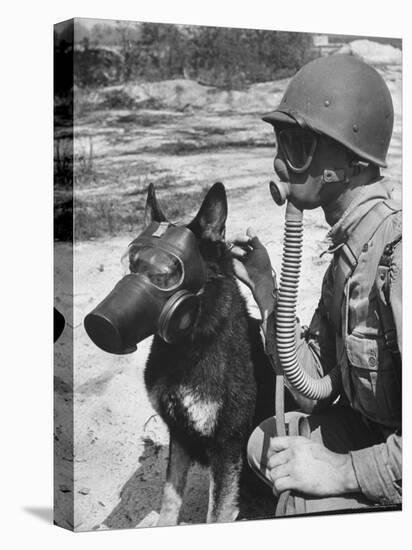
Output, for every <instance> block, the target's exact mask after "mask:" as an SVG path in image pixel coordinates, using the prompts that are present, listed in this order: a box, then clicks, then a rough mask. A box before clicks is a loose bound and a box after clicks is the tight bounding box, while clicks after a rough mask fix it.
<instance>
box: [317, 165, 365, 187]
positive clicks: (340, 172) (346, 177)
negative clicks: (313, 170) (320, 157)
mask: <svg viewBox="0 0 412 550" xmlns="http://www.w3.org/2000/svg"><path fill="white" fill-rule="evenodd" d="M366 170H368V171H369V172H371V171H376V167H373V168H372V169H371V168H370V165H368V164H364V163H363V162H360V161H354V162H353V163H352V164H351V166H350V168H349V169H346V168H325V170H324V171H323V176H322V179H323V183H350V181H351V179H352V178H356V177H357V176H359V175H360V174H362V173H363V172H365V171H366Z"/></svg>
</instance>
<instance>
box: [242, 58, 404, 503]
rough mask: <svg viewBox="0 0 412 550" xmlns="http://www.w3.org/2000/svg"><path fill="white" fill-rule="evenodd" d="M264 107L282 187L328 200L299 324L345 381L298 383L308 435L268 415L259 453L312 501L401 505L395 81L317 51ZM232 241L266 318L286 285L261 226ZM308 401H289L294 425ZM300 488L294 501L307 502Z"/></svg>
mask: <svg viewBox="0 0 412 550" xmlns="http://www.w3.org/2000/svg"><path fill="white" fill-rule="evenodd" d="M263 120H264V121H266V122H268V123H270V124H272V125H273V127H274V131H275V134H276V138H277V145H278V147H277V151H276V158H275V161H274V168H275V172H276V174H277V176H278V181H277V186H276V188H275V189H274V192H275V198H277V201H278V202H282V201H284V200H286V198H287V199H288V201H289V203H292V204H293V205H294V207H296V208H298V209H299V210H303V209H313V208H317V207H321V208H322V209H323V211H324V214H325V218H326V221H327V223H328V224H329V225H330V226H331V229H330V232H329V237H330V240H331V243H332V244H331V246H330V248H329V250H328V251H329V252H330V253H331V255H332V260H331V264H330V266H329V268H328V270H327V272H326V274H325V277H324V281H323V286H322V293H321V298H320V301H319V305H318V307H317V309H316V311H315V313H314V316H313V318H312V321H311V324H310V326H309V328H308V329H306V330H304V329H302V330H301V329H300V327H299V326H297V330H296V350H297V351H296V354H297V359H298V362H299V365H300V367H301V368H302V369H303V370H304V371H305V372H306V373H308V374H309V375H310V377H311V378H313V379H320V378H321V377H323V376H325V375H326V374H327V373H330V372H331V371H332V369H333V368H334V367H337V371H338V372H339V376H340V378H341V386H340V390H339V397H338V398H337V399H336V398H335V396H331V397H329V398H326V399H308V398H306V397H302V396H300V395H299V394H298V392H296V391H295V390H293V388H292V387H290V389H291V390H292V393H293V394H294V397H295V399H296V401H297V403H298V404H299V406H300V409H301V411H303V413H304V414H305V416H307V419H308V422H309V427H310V434H309V436H310V437H309V438H308V437H302V436H300V435H296V436H291V435H288V436H284V437H278V436H277V434H276V425H275V419H274V418H269V419H267V420H266V421H264V422H263V423H262V424H261V425H260V426H258V427H257V428H256V429H255V430H254V432H253V433H252V435H251V437H250V440H249V445H248V459H249V464H250V466H251V467H252V469H253V470H254V471H255V472H256V473H257V474H258V475H259V476H260V477H261V478H262V480H264V481H265V482H266V483H268V484H269V485H270V486H271V487H272V488H273V490H274V493H275V494H276V495H279V494H280V493H281V492H283V491H289V490H290V491H292V495H297V496H298V497H304V499H305V508H304V512H303V513H314V512H321V511H331V510H343V509H348V508H351V509H352V508H365V507H371V506H376V505H378V506H385V507H386V506H392V505H395V506H399V505H400V503H401V485H402V483H401V478H402V473H401V354H400V352H401V349H402V348H401V336H402V331H401V328H402V324H401V211H400V205H399V204H397V202H396V201H395V200H393V199H392V198H391V197H390V190H391V185H390V183H391V182H388V181H387V180H386V179H385V178H383V177H382V176H381V174H380V167H386V163H385V159H386V154H387V151H388V147H389V142H390V139H391V135H392V129H393V106H392V100H391V96H390V93H389V90H388V88H387V86H386V84H385V82H384V81H383V79H382V78H381V76H380V75H379V74H378V73H377V72H376V71H375V70H374V69H373V68H372V67H370V66H369V65H367V64H366V63H363V62H361V61H359V60H357V59H356V58H354V57H351V56H346V55H336V56H330V57H326V58H320V59H317V60H315V61H312V62H311V63H309V64H307V65H306V66H304V67H303V68H302V69H301V70H300V71H299V72H298V73H297V74H296V75H295V77H294V78H293V79H292V80H291V82H290V84H289V86H288V88H287V90H286V92H285V94H284V97H283V99H282V101H281V103H280V105H279V107H278V108H277V109H276V110H275V111H273V112H272V113H270V114H268V115H267V116H265V117H264V118H263ZM235 244H236V246H235V247H234V248H232V253H233V256H234V263H235V270H236V274H237V276H238V277H239V278H240V279H241V280H242V281H243V282H244V283H246V284H247V285H248V286H249V287H250V288H251V290H252V292H253V295H254V298H255V300H256V302H257V304H258V306H259V308H260V310H261V312H262V317H263V318H267V317H268V316H270V315H271V313H272V311H273V308H274V298H273V296H274V294H275V292H276V282H275V281H274V278H273V276H272V270H271V265H270V260H269V257H268V254H267V252H266V250H265V248H264V247H263V245H262V244H261V243H260V241H259V239H258V238H257V237H256V236H255V234H254V232H253V230H251V229H248V231H247V234H246V236H245V237H240V238H239V239H237V240H236V243H235ZM300 414H302V413H297V412H289V413H287V414H286V419H287V423H288V424H289V426H290V425H291V424H292V423H293V419H294V418H295V420H296V416H297V415H300ZM290 433H291V431H289V434H290ZM296 502H297V501H296V500H294V499H293V498H289V499H288V501H287V504H286V507H285V510H284V513H285V514H295V513H302V509H301V508H300V509H299V510H298V509H297V507H296Z"/></svg>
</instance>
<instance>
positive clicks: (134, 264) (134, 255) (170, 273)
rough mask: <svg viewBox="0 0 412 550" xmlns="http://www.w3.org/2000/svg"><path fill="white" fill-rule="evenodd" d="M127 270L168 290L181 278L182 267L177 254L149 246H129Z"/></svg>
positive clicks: (180, 280)
mask: <svg viewBox="0 0 412 550" xmlns="http://www.w3.org/2000/svg"><path fill="white" fill-rule="evenodd" d="M128 260H129V272H130V273H138V274H139V275H143V276H144V277H146V278H147V279H149V281H150V282H151V283H152V284H153V285H155V286H156V287H157V288H160V289H161V290H170V289H172V288H174V287H176V286H178V285H179V284H180V283H181V282H182V280H183V268H182V264H181V262H180V260H179V259H178V258H177V256H174V255H173V254H170V253H169V252H166V251H164V250H160V249H158V248H154V247H151V246H131V247H130V248H129V254H128Z"/></svg>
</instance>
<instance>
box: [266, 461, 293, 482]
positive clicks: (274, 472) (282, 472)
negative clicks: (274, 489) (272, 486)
mask: <svg viewBox="0 0 412 550" xmlns="http://www.w3.org/2000/svg"><path fill="white" fill-rule="evenodd" d="M289 475H290V465H289V464H281V465H280V466H276V468H272V469H271V470H270V477H271V479H272V480H273V481H276V480H277V479H281V478H282V477H286V476H289Z"/></svg>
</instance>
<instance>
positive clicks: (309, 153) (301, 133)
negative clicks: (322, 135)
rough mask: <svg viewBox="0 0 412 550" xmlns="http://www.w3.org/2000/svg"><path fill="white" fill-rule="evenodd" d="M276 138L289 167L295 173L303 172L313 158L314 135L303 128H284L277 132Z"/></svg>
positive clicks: (315, 143) (315, 142)
mask: <svg viewBox="0 0 412 550" xmlns="http://www.w3.org/2000/svg"><path fill="white" fill-rule="evenodd" d="M277 139H278V142H279V147H280V148H281V149H282V152H283V154H284V156H285V160H286V164H287V165H288V167H289V169H290V170H292V172H295V173H297V174H301V173H302V172H305V171H306V170H307V169H308V168H309V166H310V165H311V163H312V160H313V155H314V153H315V149H316V145H317V137H316V135H315V134H314V133H313V132H311V131H310V130H305V129H303V128H286V129H284V130H281V131H280V132H279V133H278V135H277Z"/></svg>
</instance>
